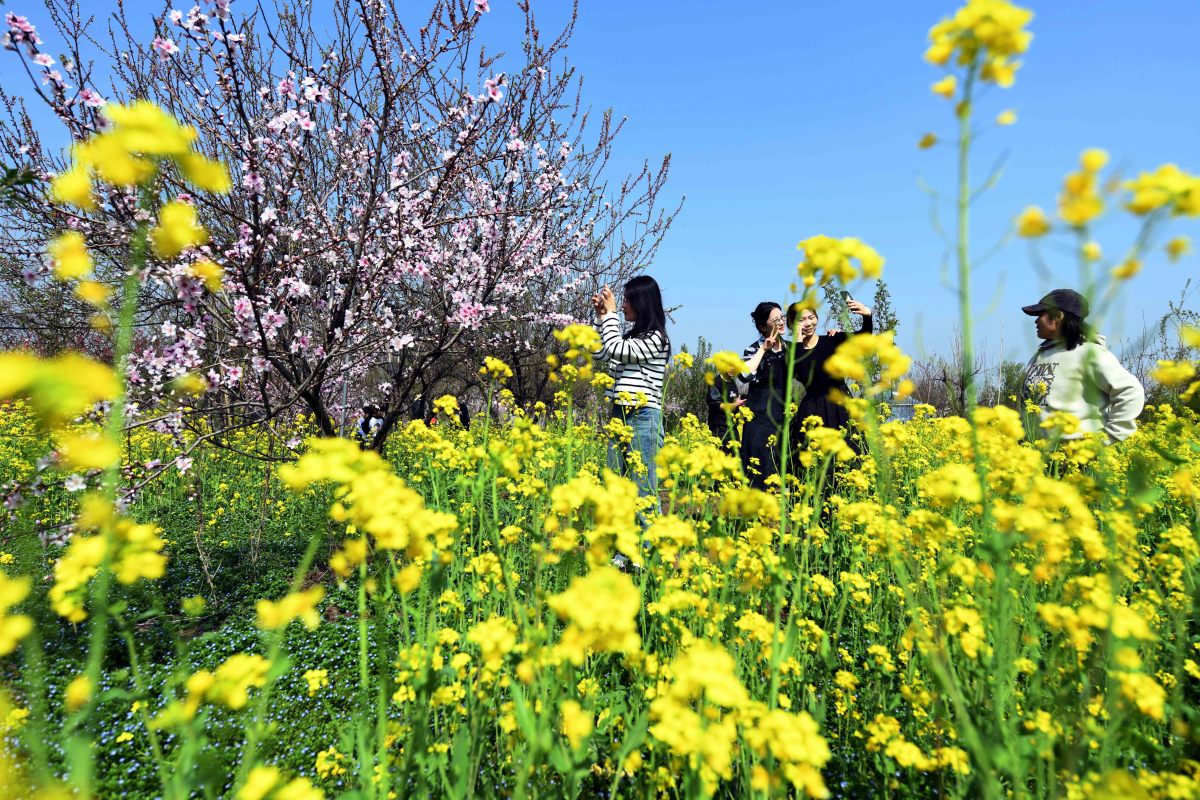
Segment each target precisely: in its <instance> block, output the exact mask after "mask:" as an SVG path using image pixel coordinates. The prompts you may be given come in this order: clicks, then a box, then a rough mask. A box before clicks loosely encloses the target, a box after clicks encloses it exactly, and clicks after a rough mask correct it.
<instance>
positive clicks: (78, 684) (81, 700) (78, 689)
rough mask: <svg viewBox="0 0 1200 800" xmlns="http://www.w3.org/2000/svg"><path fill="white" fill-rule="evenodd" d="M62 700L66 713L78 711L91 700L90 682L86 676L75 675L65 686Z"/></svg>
mask: <svg viewBox="0 0 1200 800" xmlns="http://www.w3.org/2000/svg"><path fill="white" fill-rule="evenodd" d="M63 699H64V701H65V703H66V706H67V710H68V711H78V710H79V709H81V708H83V707H84V706H85V705H87V703H88V701H89V700H91V699H92V682H91V681H90V680H89V679H88V677H87V676H86V675H76V676H75V677H74V678H73V679H72V680H71V682H70V683H68V684H67V690H66V693H65V695H64V696H63Z"/></svg>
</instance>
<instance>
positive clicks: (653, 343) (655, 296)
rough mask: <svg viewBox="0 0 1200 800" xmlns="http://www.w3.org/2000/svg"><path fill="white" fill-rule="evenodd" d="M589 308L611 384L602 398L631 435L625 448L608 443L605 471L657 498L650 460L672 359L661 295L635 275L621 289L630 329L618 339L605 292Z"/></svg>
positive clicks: (658, 442) (659, 437) (658, 441)
mask: <svg viewBox="0 0 1200 800" xmlns="http://www.w3.org/2000/svg"><path fill="white" fill-rule="evenodd" d="M592 305H593V307H594V308H595V309H596V314H597V316H598V317H599V320H598V321H597V327H598V328H599V330H600V341H601V343H602V347H601V350H600V353H599V357H600V360H601V361H602V362H603V363H605V364H606V365H607V369H608V372H609V374H610V375H612V377H613V381H614V382H613V385H612V386H611V387H609V389H608V391H607V392H606V397H608V398H609V399H610V400H612V403H613V407H612V416H613V418H614V419H619V420H621V421H622V422H624V423H625V424H626V425H628V426H629V427H630V428H632V429H633V439H632V441H630V443H629V445H628V448H626V447H625V446H624V445H618V444H617V443H615V442H610V443H609V447H608V465H609V467H610V468H612V469H613V471H615V472H618V473H620V474H622V475H626V476H627V477H630V478H631V479H632V480H633V481H634V482H635V483H637V485H638V492H639V493H640V494H641V495H642V496H643V497H645V496H653V497H656V498H657V497H658V473H657V471H656V469H655V464H654V459H655V456H657V455H658V448H660V447H661V446H662V442H663V424H662V388H663V379H664V378H665V377H666V374H667V360H668V359H669V358H670V355H671V342H670V340H669V339H668V338H667V315H666V312H665V311H663V303H662V292H661V291H659V288H658V283H657V282H655V280H654V279H653V278H651V277H649V276H648V275H639V276H638V277H636V278H633V279H632V280H630V281H629V282H628V283H626V284H625V291H624V297H623V298H622V300H621V312H622V313H623V314H624V315H625V320H626V322H630V323H633V327H632V328H630V329H629V331H628V332H627V333H625V334H622V333H621V324H620V322H619V321H618V320H617V300H616V298H615V297H614V296H613V293H612V290H611V289H609V288H608V287H607V286H605V287H604V288H603V289H601V290H600V292H599V293H598V294H596V295H593V297H592ZM629 452H636V453H638V454H639V456H640V457H641V461H642V469H639V470H637V473H636V474H630V473H631V470H630V468H629V465H628V459H627V455H628V453H629Z"/></svg>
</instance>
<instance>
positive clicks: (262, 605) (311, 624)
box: [255, 586, 325, 631]
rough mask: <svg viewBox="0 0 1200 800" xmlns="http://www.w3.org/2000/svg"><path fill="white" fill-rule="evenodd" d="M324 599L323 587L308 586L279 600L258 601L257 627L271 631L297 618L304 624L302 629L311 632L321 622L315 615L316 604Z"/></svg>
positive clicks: (318, 616)
mask: <svg viewBox="0 0 1200 800" xmlns="http://www.w3.org/2000/svg"><path fill="white" fill-rule="evenodd" d="M324 597H325V589H324V588H323V587H321V586H310V587H309V588H307V589H305V590H304V591H302V592H292V593H291V594H289V595H287V596H285V597H283V598H281V599H280V600H276V601H271V600H265V599H264V600H259V601H258V604H257V605H256V606H255V608H256V610H257V612H258V621H257V624H258V627H260V628H262V629H263V630H268V631H273V630H277V629H278V628H282V627H284V626H286V625H287V624H288V623H289V622H291V621H292V620H294V619H297V618H298V619H300V621H301V622H303V623H304V627H306V628H308V629H309V630H312V629H313V628H316V627H317V625H319V624H320V622H321V617H320V615H319V614H317V603H319V602H321V599H322V598H324Z"/></svg>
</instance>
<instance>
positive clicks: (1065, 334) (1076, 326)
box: [1058, 311, 1092, 350]
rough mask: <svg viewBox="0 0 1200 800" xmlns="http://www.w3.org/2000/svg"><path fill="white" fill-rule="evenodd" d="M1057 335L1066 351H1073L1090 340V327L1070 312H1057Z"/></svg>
mask: <svg viewBox="0 0 1200 800" xmlns="http://www.w3.org/2000/svg"><path fill="white" fill-rule="evenodd" d="M1058 314H1059V319H1060V320H1061V321H1060V322H1059V326H1060V327H1059V329H1058V331H1059V335H1060V336H1061V337H1062V340H1063V341H1064V342H1065V343H1066V345H1067V349H1068V350H1074V349H1075V348H1076V347H1079V345H1081V344H1083V343H1084V342H1086V341H1089V340H1090V339H1091V338H1092V327H1091V326H1090V325H1088V324H1087V323H1086V322H1084V321H1083V319H1082V318H1081V317H1078V316H1076V315H1075V314H1072V313H1071V312H1070V311H1059V312H1058Z"/></svg>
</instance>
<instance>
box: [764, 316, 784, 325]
mask: <svg viewBox="0 0 1200 800" xmlns="http://www.w3.org/2000/svg"><path fill="white" fill-rule="evenodd" d="M782 322H783V315H782V314H779V315H777V316H774V317H767V324H768V325H779V324H781V323H782Z"/></svg>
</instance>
